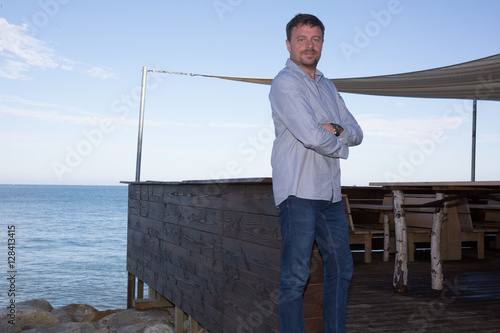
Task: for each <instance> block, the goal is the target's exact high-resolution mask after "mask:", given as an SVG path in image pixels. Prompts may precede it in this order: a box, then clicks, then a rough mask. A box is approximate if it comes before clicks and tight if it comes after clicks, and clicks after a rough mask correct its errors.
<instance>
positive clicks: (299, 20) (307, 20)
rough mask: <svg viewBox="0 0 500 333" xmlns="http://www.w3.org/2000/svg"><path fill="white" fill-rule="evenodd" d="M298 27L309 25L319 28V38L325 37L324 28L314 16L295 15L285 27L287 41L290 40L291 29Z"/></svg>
mask: <svg viewBox="0 0 500 333" xmlns="http://www.w3.org/2000/svg"><path fill="white" fill-rule="evenodd" d="M299 25H309V26H311V27H319V28H320V29H321V38H324V37H325V26H324V25H323V23H322V22H321V21H320V20H319V19H318V18H317V17H316V16H314V15H310V14H297V15H296V16H295V17H294V18H293V19H291V20H290V22H288V24H287V25H286V39H287V40H288V41H290V38H292V30H293V28H295V27H297V26H299Z"/></svg>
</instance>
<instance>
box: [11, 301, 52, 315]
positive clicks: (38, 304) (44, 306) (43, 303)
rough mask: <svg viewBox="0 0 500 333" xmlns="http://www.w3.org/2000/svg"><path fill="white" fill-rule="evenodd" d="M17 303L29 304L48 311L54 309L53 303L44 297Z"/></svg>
mask: <svg viewBox="0 0 500 333" xmlns="http://www.w3.org/2000/svg"><path fill="white" fill-rule="evenodd" d="M17 305H27V306H31V307H32V308H37V309H40V310H44V311H47V312H50V311H52V309H53V307H52V305H51V304H50V303H49V302H47V301H46V300H45V299H43V298H39V299H32V300H30V301H24V302H19V303H17Z"/></svg>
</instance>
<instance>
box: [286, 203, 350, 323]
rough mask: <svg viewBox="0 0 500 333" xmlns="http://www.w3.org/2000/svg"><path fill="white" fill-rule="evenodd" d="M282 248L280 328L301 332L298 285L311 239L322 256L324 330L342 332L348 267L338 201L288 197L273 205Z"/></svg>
mask: <svg viewBox="0 0 500 333" xmlns="http://www.w3.org/2000/svg"><path fill="white" fill-rule="evenodd" d="M279 210H280V220H281V235H282V238H283V252H282V255H281V281H280V292H279V315H280V332H282V333H296V332H297V333H304V332H305V328H304V309H303V295H304V289H305V287H306V285H307V281H308V279H309V267H310V262H311V254H312V248H313V244H314V242H315V241H316V244H318V248H319V251H320V253H321V256H322V257H323V266H324V269H323V318H324V326H325V333H333V332H345V320H346V308H347V289H348V288H349V283H350V281H351V277H352V272H353V263H352V255H351V250H350V247H349V232H348V229H347V221H346V217H345V212H344V205H343V204H342V202H341V201H340V202H335V203H332V202H329V201H323V200H308V199H301V198H297V197H294V196H290V197H288V198H287V199H286V200H285V201H283V202H282V203H281V204H280V205H279Z"/></svg>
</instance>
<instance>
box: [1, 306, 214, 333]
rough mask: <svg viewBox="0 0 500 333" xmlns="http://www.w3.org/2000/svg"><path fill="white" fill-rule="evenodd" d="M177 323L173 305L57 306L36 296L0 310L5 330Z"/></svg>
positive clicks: (108, 330)
mask: <svg viewBox="0 0 500 333" xmlns="http://www.w3.org/2000/svg"><path fill="white" fill-rule="evenodd" d="M174 327H175V324H174V309H173V308H152V309H147V310H135V309H127V310H123V309H117V310H106V311H99V310H97V309H95V308H94V307H92V306H90V305H87V304H70V305H67V306H64V307H61V308H57V309H56V308H53V307H52V305H51V304H50V303H49V302H47V301H46V300H45V299H34V300H30V301H26V302H20V303H16V304H15V309H13V308H11V309H9V308H3V309H1V310H0V332H5V333H17V332H23V333H46V332H50V333H66V332H73V333H174V332H175V330H174ZM184 331H185V332H187V328H186V329H185V330H184ZM200 332H205V331H204V330H200Z"/></svg>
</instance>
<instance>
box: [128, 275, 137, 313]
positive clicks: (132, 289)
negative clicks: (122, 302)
mask: <svg viewBox="0 0 500 333" xmlns="http://www.w3.org/2000/svg"><path fill="white" fill-rule="evenodd" d="M134 297H135V276H134V275H133V274H131V273H128V282H127V309H131V308H132V307H133V306H134Z"/></svg>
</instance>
